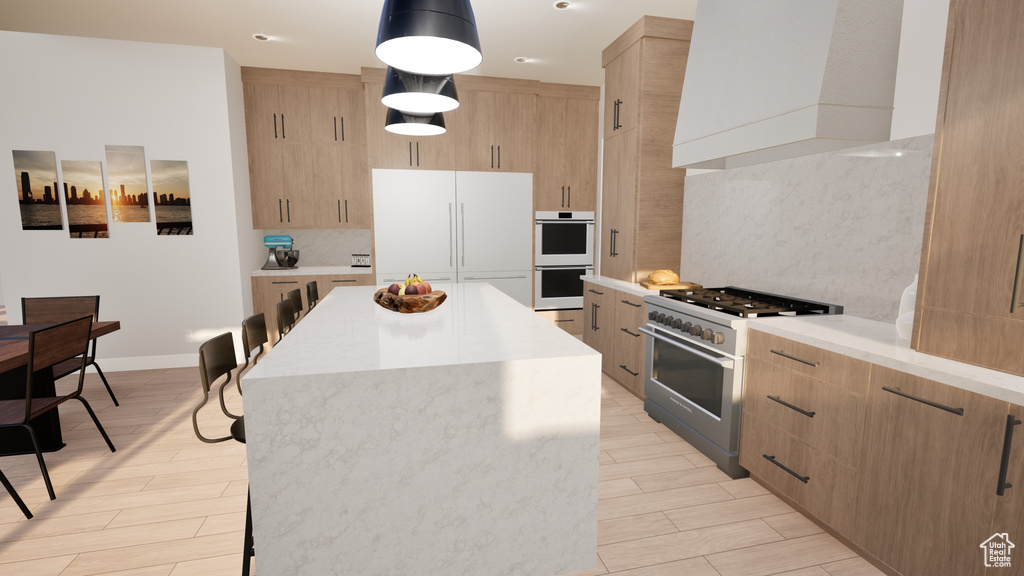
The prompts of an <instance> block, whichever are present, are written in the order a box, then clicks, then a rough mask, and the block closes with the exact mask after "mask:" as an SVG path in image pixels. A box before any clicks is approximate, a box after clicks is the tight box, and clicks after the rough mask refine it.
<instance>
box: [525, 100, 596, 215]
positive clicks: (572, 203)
mask: <svg viewBox="0 0 1024 576" xmlns="http://www.w3.org/2000/svg"><path fill="white" fill-rule="evenodd" d="M600 97H601V93H600V89H599V88H596V87H591V86H571V85H566V84H543V83H542V84H541V85H540V94H539V95H538V96H537V146H536V155H535V158H534V197H535V202H534V206H535V208H536V209H537V210H586V211H593V210H595V209H596V198H597V155H598V140H599V135H598V129H597V128H598V113H599V110H598V108H599V101H600Z"/></svg>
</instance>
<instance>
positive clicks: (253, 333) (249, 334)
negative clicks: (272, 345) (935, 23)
mask: <svg viewBox="0 0 1024 576" xmlns="http://www.w3.org/2000/svg"><path fill="white" fill-rule="evenodd" d="M269 340H270V339H269V338H268V337H267V319H266V317H265V316H264V315H263V312H260V313H258V314H253V315H252V316H249V317H248V318H246V319H245V320H242V354H243V355H244V356H245V364H243V365H242V367H241V368H239V370H238V376H237V377H236V378H235V386H237V387H238V393H239V394H241V393H242V372H244V371H245V369H246V368H249V363H250V362H252V365H253V366H255V365H256V362H257V361H258V360H259V357H260V356H261V355H263V352H264V348H263V346H264V345H265V344H266V343H267V342H268V341H269Z"/></svg>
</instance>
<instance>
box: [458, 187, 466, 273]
mask: <svg viewBox="0 0 1024 576" xmlns="http://www.w3.org/2000/svg"><path fill="white" fill-rule="evenodd" d="M459 210H461V211H462V245H461V248H462V267H463V268H465V267H466V203H465V202H462V203H460V204H459Z"/></svg>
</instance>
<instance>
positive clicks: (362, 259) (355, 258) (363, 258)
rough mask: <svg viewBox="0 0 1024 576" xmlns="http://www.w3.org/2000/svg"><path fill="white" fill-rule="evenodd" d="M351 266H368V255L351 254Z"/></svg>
mask: <svg viewBox="0 0 1024 576" xmlns="http://www.w3.org/2000/svg"><path fill="white" fill-rule="evenodd" d="M352 265H353V266H369V265H370V255H369V254H353V255H352Z"/></svg>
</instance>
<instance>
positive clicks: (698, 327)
mask: <svg viewBox="0 0 1024 576" xmlns="http://www.w3.org/2000/svg"><path fill="white" fill-rule="evenodd" d="M703 331H704V328H701V325H700V324H695V325H694V326H693V327H691V328H690V336H699V335H700V333H701V332H703Z"/></svg>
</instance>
